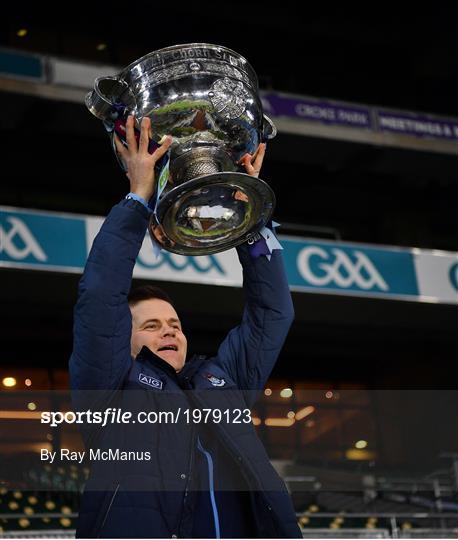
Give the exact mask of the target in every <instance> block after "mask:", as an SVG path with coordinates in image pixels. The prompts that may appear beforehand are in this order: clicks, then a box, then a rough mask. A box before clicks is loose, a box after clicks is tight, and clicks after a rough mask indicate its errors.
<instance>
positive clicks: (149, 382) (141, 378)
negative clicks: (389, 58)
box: [138, 373, 163, 390]
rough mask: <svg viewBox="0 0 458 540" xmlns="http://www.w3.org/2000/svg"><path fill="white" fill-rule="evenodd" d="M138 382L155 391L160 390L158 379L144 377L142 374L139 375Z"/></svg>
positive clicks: (160, 385)
mask: <svg viewBox="0 0 458 540" xmlns="http://www.w3.org/2000/svg"><path fill="white" fill-rule="evenodd" d="M138 380H139V381H140V382H141V383H143V384H147V385H148V386H152V387H153V388H156V389H157V390H162V386H163V385H162V381H160V380H159V379H155V378H154V377H151V375H145V374H144V373H139V375H138Z"/></svg>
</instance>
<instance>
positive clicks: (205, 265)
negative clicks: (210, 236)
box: [138, 246, 226, 275]
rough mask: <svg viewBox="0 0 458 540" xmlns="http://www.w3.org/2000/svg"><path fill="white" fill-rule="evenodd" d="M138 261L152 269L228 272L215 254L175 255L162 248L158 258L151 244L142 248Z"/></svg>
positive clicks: (222, 273)
mask: <svg viewBox="0 0 458 540" xmlns="http://www.w3.org/2000/svg"><path fill="white" fill-rule="evenodd" d="M138 262H139V263H140V264H141V266H143V267H146V268H149V269H151V270H153V269H157V268H169V269H170V270H175V271H178V272H183V271H186V270H188V269H192V270H195V271H196V272H198V273H199V274H205V273H207V272H210V271H211V270H215V271H216V272H217V273H218V274H221V275H224V274H225V273H226V272H225V271H224V269H223V267H222V266H221V264H220V263H219V261H218V259H217V258H216V257H215V256H213V255H206V256H200V257H187V256H184V255H175V254H174V253H170V252H169V251H165V250H161V252H160V253H159V255H158V257H157V258H156V255H155V254H154V252H153V250H152V249H151V248H150V246H148V249H143V248H142V250H141V251H140V254H139V257H138Z"/></svg>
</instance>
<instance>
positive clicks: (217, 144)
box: [86, 43, 276, 255]
mask: <svg viewBox="0 0 458 540" xmlns="http://www.w3.org/2000/svg"><path fill="white" fill-rule="evenodd" d="M86 105H87V107H88V109H89V110H90V111H91V113H93V114H94V115H95V116H97V117H98V118H100V119H101V120H103V122H104V125H105V127H106V129H107V131H108V132H109V134H110V136H111V140H112V146H113V150H114V151H115V153H116V148H115V145H114V137H113V134H114V133H117V134H118V136H119V137H120V138H121V140H123V142H125V137H124V138H123V135H124V133H123V130H124V127H123V126H124V124H125V120H126V119H127V116H128V115H129V114H133V115H134V116H135V119H136V129H137V130H139V128H140V123H141V119H142V118H143V117H144V116H148V117H149V118H150V119H151V126H152V141H151V143H150V148H149V151H150V152H152V151H154V149H155V148H157V146H158V144H159V141H160V140H161V138H162V137H163V136H164V135H172V137H173V142H172V145H171V147H170V150H169V152H168V154H167V155H166V156H164V158H162V159H161V160H160V161H159V162H158V163H157V165H156V171H155V172H156V179H157V182H156V193H155V196H154V198H153V199H152V200H151V201H150V206H151V207H152V210H153V212H152V214H151V219H150V223H149V231H150V234H151V235H152V237H153V239H154V240H155V241H156V242H157V243H158V244H159V245H160V246H161V247H163V248H164V249H166V250H168V251H171V252H173V253H179V254H182V255H208V254H211V253H217V252H220V251H225V250H227V249H229V248H231V247H234V246H236V245H238V244H241V243H242V242H244V241H246V240H250V238H252V237H253V236H255V235H256V233H257V232H258V231H260V230H261V229H262V228H263V226H264V225H265V224H266V223H267V222H268V221H269V219H270V217H271V215H272V212H273V209H274V206H275V196H274V193H273V191H272V189H271V188H270V187H269V186H268V184H266V182H264V181H263V180H261V179H259V178H254V177H252V176H250V175H248V174H246V173H245V172H243V170H244V169H242V168H241V166H239V165H237V162H238V161H239V160H240V158H241V157H242V156H243V155H244V154H246V153H250V154H253V153H254V152H255V150H256V148H257V147H258V145H259V143H260V142H263V141H265V140H268V139H272V138H273V137H275V135H276V129H275V126H274V124H273V123H272V121H271V120H270V119H269V118H268V117H267V116H265V115H264V114H263V110H262V103H261V100H260V98H259V88H258V80H257V76H256V73H255V72H254V70H253V68H252V67H251V66H250V64H249V63H248V62H247V61H246V60H245V58H243V57H242V56H240V55H239V54H238V53H236V52H234V51H232V50H230V49H227V48H226V47H221V46H218V45H210V44H207V43H191V44H187V45H176V46H173V47H167V48H165V49H160V50H158V51H154V52H151V53H149V54H147V55H146V56H143V57H142V58H140V59H139V60H136V61H135V62H133V63H132V64H130V65H129V66H127V67H126V68H125V69H124V70H123V71H121V72H120V73H119V74H118V75H117V76H114V77H101V78H98V79H96V81H95V84H94V90H92V91H91V92H90V93H89V94H88V95H87V96H86ZM116 155H117V153H116ZM118 161H119V158H118ZM120 164H121V166H123V163H122V162H121V161H120Z"/></svg>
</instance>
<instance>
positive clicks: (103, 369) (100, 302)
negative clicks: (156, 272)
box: [69, 200, 148, 390]
mask: <svg viewBox="0 0 458 540" xmlns="http://www.w3.org/2000/svg"><path fill="white" fill-rule="evenodd" d="M147 223H148V211H147V210H146V208H144V207H143V205H142V204H141V203H139V202H137V201H134V200H123V201H121V202H120V203H119V204H117V205H116V206H114V207H113V208H112V210H111V212H110V214H109V215H108V217H107V218H106V220H105V222H104V223H103V225H102V228H101V229H100V232H99V233H98V235H97V236H96V238H95V240H94V243H93V245H92V249H91V251H90V254H89V257H88V260H87V262H86V267H85V269H84V273H83V276H82V278H81V280H80V282H79V288H78V301H77V304H76V306H75V309H74V327H73V352H72V355H71V358H70V364H69V368H70V381H71V387H72V389H73V390H97V389H105V390H108V389H116V388H118V387H119V386H120V384H121V382H122V380H123V378H124V376H125V374H126V372H127V370H128V369H129V367H130V365H131V361H132V360H131V355H130V339H131V329H132V318H131V314H130V309H129V306H128V303H127V295H128V293H129V290H130V286H131V282H132V273H133V268H134V265H135V261H136V258H137V255H138V252H139V251H140V248H141V245H142V242H143V239H144V237H145V232H146V227H147Z"/></svg>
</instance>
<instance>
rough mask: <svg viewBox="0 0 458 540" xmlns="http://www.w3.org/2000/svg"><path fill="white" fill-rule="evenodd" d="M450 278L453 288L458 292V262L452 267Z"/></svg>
mask: <svg viewBox="0 0 458 540" xmlns="http://www.w3.org/2000/svg"><path fill="white" fill-rule="evenodd" d="M448 275H449V278H450V283H451V284H452V287H453V288H454V289H456V290H457V291H458V262H457V263H455V264H453V265H452V266H451V267H450V271H449V274H448Z"/></svg>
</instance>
